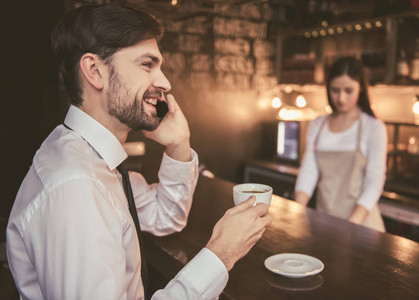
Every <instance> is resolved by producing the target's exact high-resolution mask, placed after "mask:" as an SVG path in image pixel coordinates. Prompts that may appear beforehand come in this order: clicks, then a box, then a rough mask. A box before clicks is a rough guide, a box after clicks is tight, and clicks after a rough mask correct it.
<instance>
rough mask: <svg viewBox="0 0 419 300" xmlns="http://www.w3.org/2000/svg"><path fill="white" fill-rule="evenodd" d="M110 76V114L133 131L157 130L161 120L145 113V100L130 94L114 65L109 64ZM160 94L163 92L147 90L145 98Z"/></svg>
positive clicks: (108, 102)
mask: <svg viewBox="0 0 419 300" xmlns="http://www.w3.org/2000/svg"><path fill="white" fill-rule="evenodd" d="M109 75H110V76H109V90H108V91H107V107H108V112H109V114H110V115H111V116H114V117H115V118H117V119H118V120H119V121H120V122H121V123H123V124H125V125H127V126H128V127H129V128H130V129H132V130H146V131H153V130H155V129H156V128H157V127H158V126H159V119H158V118H157V115H156V113H153V115H152V116H149V115H148V114H147V113H146V112H144V102H143V99H138V98H137V97H136V96H135V95H132V94H131V93H130V90H129V89H128V88H127V87H126V86H125V85H124V84H123V82H122V80H121V78H120V76H119V74H118V73H117V72H116V70H115V68H114V66H113V65H112V63H110V64H109ZM160 94H161V92H159V91H157V90H156V91H149V90H147V91H146V92H145V93H144V95H143V97H147V96H151V95H159V96H160ZM132 99H134V101H132Z"/></svg>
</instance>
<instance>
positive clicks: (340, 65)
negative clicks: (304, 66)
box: [326, 56, 375, 117]
mask: <svg viewBox="0 0 419 300" xmlns="http://www.w3.org/2000/svg"><path fill="white" fill-rule="evenodd" d="M342 75H348V76H349V77H350V78H352V79H353V80H356V81H358V82H359V85H360V90H359V96H358V103H357V104H358V106H359V108H360V109H361V110H362V111H363V112H365V113H367V114H368V115H370V116H372V117H375V115H374V112H373V111H372V109H371V105H370V99H369V95H368V81H367V78H366V76H365V72H364V66H363V64H362V62H361V61H360V60H358V59H356V58H355V57H352V56H345V57H341V58H339V59H338V60H336V61H335V62H334V63H333V65H332V66H331V67H330V70H329V73H328V76H327V81H326V88H327V100H328V101H329V105H330V107H331V108H332V110H333V112H336V107H335V106H334V104H333V101H332V98H331V96H330V92H329V91H330V82H331V81H332V80H333V79H334V78H336V77H339V76H342Z"/></svg>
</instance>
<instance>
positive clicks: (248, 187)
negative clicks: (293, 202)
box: [233, 183, 272, 206]
mask: <svg viewBox="0 0 419 300" xmlns="http://www.w3.org/2000/svg"><path fill="white" fill-rule="evenodd" d="M252 195H253V196H255V197H256V201H255V205H256V204H257V203H265V204H266V205H268V206H269V205H270V204H271V198H272V188H271V187H270V186H269V185H265V184H260V183H242V184H238V185H236V186H234V187H233V199H234V205H239V204H240V203H242V202H243V201H246V200H247V199H249V197H250V196H252Z"/></svg>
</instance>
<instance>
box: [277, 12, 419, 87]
mask: <svg viewBox="0 0 419 300" xmlns="http://www.w3.org/2000/svg"><path fill="white" fill-rule="evenodd" d="M417 24H419V10H415V11H408V12H404V13H396V14H390V15H385V16H381V17H374V18H369V19H362V20H357V21H351V22H346V23H341V24H334V25H330V26H324V27H313V28H304V29H298V30H292V31H283V32H280V33H279V34H278V42H277V45H278V50H277V56H278V57H279V59H278V63H277V67H278V79H279V82H282V83H290V84H310V83H317V84H322V83H324V82H325V74H327V71H328V67H329V66H330V65H331V64H332V63H333V61H334V60H335V59H336V58H337V57H340V56H344V55H351V56H355V57H357V58H359V59H360V60H362V62H363V63H364V66H365V71H366V73H367V76H368V78H369V81H370V84H371V85H376V84H385V85H399V83H400V82H398V80H397V76H396V73H397V72H396V70H397V60H398V57H399V53H400V50H401V49H403V50H406V53H407V56H408V59H409V60H410V59H411V58H412V57H413V55H414V51H413V50H412V48H413V46H412V45H414V41H415V39H416V38H418V37H419V35H418V32H417V31H415V30H410V29H411V28H415V27H416V26H417ZM401 85H402V86H403V85H406V86H418V84H417V83H416V82H412V83H410V82H409V83H407V84H401Z"/></svg>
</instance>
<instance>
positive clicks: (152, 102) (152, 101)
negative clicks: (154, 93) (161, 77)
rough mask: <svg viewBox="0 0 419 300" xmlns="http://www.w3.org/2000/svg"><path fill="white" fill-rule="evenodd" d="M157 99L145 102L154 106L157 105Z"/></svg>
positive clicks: (145, 100)
mask: <svg viewBox="0 0 419 300" xmlns="http://www.w3.org/2000/svg"><path fill="white" fill-rule="evenodd" d="M157 101H158V100H157V99H156V98H144V102H146V103H148V104H151V105H153V106H156V105H157Z"/></svg>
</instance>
